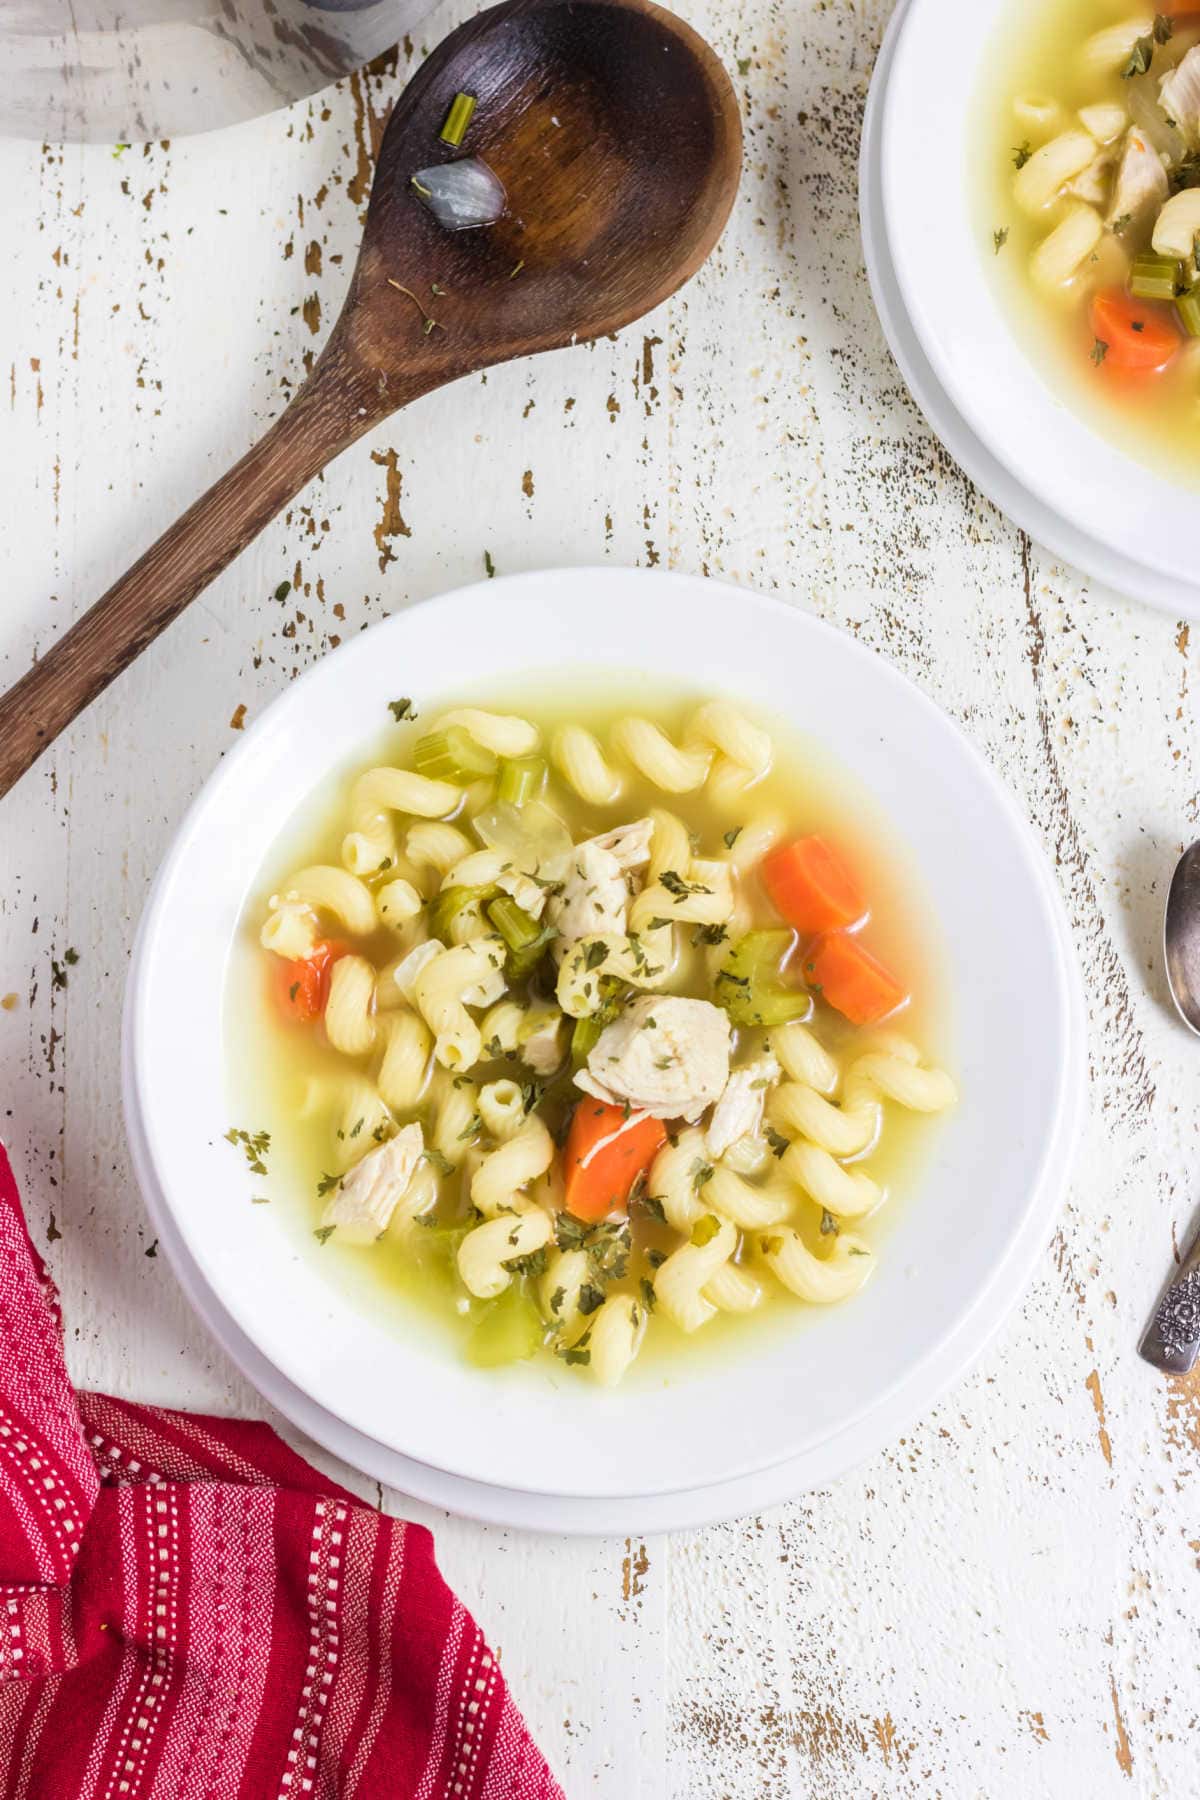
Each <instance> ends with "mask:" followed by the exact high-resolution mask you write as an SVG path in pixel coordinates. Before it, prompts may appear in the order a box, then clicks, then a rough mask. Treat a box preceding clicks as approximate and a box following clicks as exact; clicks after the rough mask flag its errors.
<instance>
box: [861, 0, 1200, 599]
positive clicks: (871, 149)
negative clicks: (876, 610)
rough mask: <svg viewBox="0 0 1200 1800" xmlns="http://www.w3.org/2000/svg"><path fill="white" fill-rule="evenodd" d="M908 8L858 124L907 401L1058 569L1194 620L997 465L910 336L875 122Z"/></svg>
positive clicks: (890, 38) (867, 230)
mask: <svg viewBox="0 0 1200 1800" xmlns="http://www.w3.org/2000/svg"><path fill="white" fill-rule="evenodd" d="M908 5H909V0H900V5H899V6H898V7H897V8H896V11H895V12H894V13H893V14H892V17H891V19H890V20H889V21H888V27H887V31H886V32H885V33H884V38H883V43H882V45H881V46H880V50H879V56H878V58H877V60H876V63H875V70H874V73H873V75H872V77H871V88H870V92H869V94H868V96H867V106H866V112H865V114H864V117H863V133H862V147H861V153H860V157H859V185H858V204H859V222H860V226H861V230H862V241H863V261H864V263H865V265H866V271H867V280H868V283H869V284H870V288H871V297H872V299H873V300H874V302H875V310H876V312H877V314H878V316H879V323H880V325H881V326H882V328H883V334H884V337H885V338H886V339H887V343H888V348H889V349H890V350H891V353H892V355H893V357H894V358H895V360H896V364H897V366H898V367H899V370H900V373H901V375H902V376H903V377H904V382H905V385H906V387H907V388H908V390H909V392H910V394H911V395H912V397H913V399H914V400H915V402H916V404H917V406H918V407H919V408H920V410H921V412H922V414H923V415H924V417H925V419H926V421H927V423H928V424H929V425H930V427H931V429H932V430H933V431H934V433H935V434H936V436H937V437H938V439H939V440H940V442H941V443H943V444H944V445H945V446H946V448H947V450H949V452H950V454H951V456H953V458H954V460H955V462H957V463H958V464H959V466H960V467H961V468H962V469H964V470H965V471H966V473H967V474H968V475H969V476H970V478H971V480H972V481H973V482H974V483H975V486H976V487H978V488H979V489H980V490H981V492H982V493H984V494H986V495H987V497H988V499H989V500H991V501H992V503H993V505H995V506H998V507H999V508H1000V510H1001V512H1003V513H1005V514H1007V516H1008V517H1009V518H1010V519H1012V520H1013V522H1014V523H1015V524H1016V525H1018V526H1019V527H1020V528H1021V530H1022V531H1027V532H1028V533H1029V535H1030V536H1031V537H1033V538H1035V539H1036V540H1037V541H1038V543H1040V544H1042V545H1044V546H1045V547H1046V549H1048V550H1050V551H1051V552H1052V553H1053V554H1054V555H1055V556H1058V557H1061V558H1062V559H1063V561H1064V562H1068V563H1071V564H1072V565H1073V566H1074V567H1075V568H1077V569H1080V570H1081V571H1082V572H1083V573H1084V574H1085V575H1088V576H1090V577H1091V578H1092V579H1094V580H1095V581H1098V582H1103V584H1104V585H1105V586H1106V587H1108V588H1110V589H1112V590H1113V592H1114V594H1116V595H1119V596H1128V597H1130V598H1132V599H1135V600H1140V601H1142V602H1144V604H1146V605H1147V606H1153V607H1156V608H1159V609H1160V610H1161V611H1163V612H1166V613H1169V614H1170V615H1171V617H1172V618H1189V619H1195V618H1200V586H1198V585H1196V584H1194V583H1192V584H1189V583H1183V582H1176V581H1175V580H1173V579H1169V578H1168V577H1166V576H1163V575H1160V574H1159V573H1158V572H1157V571H1156V570H1154V569H1149V568H1147V567H1146V566H1145V565H1144V564H1143V563H1140V562H1132V561H1130V560H1129V559H1128V558H1127V557H1123V556H1120V555H1118V554H1117V552H1116V551H1113V550H1109V549H1108V548H1107V546H1105V545H1103V544H1100V543H1097V541H1096V540H1095V539H1094V538H1092V537H1090V536H1089V535H1088V534H1087V533H1086V532H1084V531H1082V530H1080V529H1078V528H1077V527H1076V526H1075V525H1073V524H1071V523H1070V522H1069V521H1068V520H1066V519H1064V518H1061V517H1060V516H1059V514H1057V513H1055V512H1052V511H1051V510H1050V509H1049V508H1048V507H1046V506H1044V505H1043V504H1042V502H1041V501H1040V500H1039V499H1038V498H1037V496H1036V495H1035V494H1033V493H1031V492H1030V491H1029V489H1028V488H1026V487H1024V486H1023V485H1022V483H1021V482H1019V481H1018V480H1016V478H1015V477H1014V476H1013V475H1012V474H1011V473H1010V471H1009V470H1008V469H1006V468H1005V467H1004V465H1003V464H1002V463H999V462H997V460H996V458H995V457H994V456H993V455H992V454H991V452H990V451H989V450H988V449H987V448H986V447H985V446H984V445H983V444H982V443H981V442H980V441H979V439H978V438H977V437H976V436H975V434H974V432H973V431H972V430H971V428H970V426H969V425H968V424H967V422H966V420H965V419H963V418H962V417H961V416H960V415H959V414H958V413H957V412H956V411H955V409H954V406H953V404H952V403H951V400H950V397H949V395H948V394H947V393H946V392H945V390H944V389H943V388H942V387H941V386H940V384H939V382H938V379H937V376H936V375H935V373H934V371H933V367H932V365H931V364H930V362H929V359H928V358H927V357H926V355H925V352H924V351H923V350H922V348H921V344H920V341H919V340H918V338H917V335H916V332H915V331H914V330H913V327H912V324H911V321H910V320H909V318H908V315H907V313H906V312H905V310H904V302H903V298H902V296H901V294H900V290H899V286H898V283H897V280H896V272H895V269H894V267H893V265H892V258H891V251H890V249H889V247H888V241H887V233H886V231H885V230H884V227H883V217H884V209H883V169H882V149H881V144H880V138H881V117H882V113H883V105H884V96H885V94H886V91H887V84H888V81H889V79H890V76H891V66H892V52H893V50H894V48H895V44H896V39H897V38H898V37H899V35H900V28H901V25H902V24H903V21H904V18H905V15H906V13H907V11H908Z"/></svg>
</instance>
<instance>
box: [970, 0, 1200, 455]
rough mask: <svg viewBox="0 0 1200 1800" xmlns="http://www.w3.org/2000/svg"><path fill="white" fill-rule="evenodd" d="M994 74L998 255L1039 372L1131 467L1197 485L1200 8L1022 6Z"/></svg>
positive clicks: (1054, 0) (993, 197) (988, 163)
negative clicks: (1057, 384) (1164, 470)
mask: <svg viewBox="0 0 1200 1800" xmlns="http://www.w3.org/2000/svg"><path fill="white" fill-rule="evenodd" d="M996 51H997V54H996V55H995V56H993V57H991V58H989V59H988V68H989V73H988V78H987V79H988V94H987V96H986V100H985V104H984V105H983V106H982V107H981V109H980V111H981V116H982V117H983V118H985V119H986V120H987V122H988V142H987V145H986V150H985V155H984V157H983V159H982V161H983V166H984V168H985V170H986V195H985V207H986V210H985V211H984V212H983V218H982V221H981V239H982V240H983V244H984V254H985V256H986V257H987V260H988V263H989V265H990V266H991V267H992V269H993V270H994V272H995V274H996V277H997V280H998V281H999V282H1000V284H1001V286H1002V287H1003V289H1004V290H1005V297H1006V299H1007V300H1008V301H1009V303H1010V305H1011V306H1012V308H1013V309H1014V311H1015V312H1016V313H1017V315H1018V317H1019V318H1020V319H1021V322H1022V324H1023V326H1024V328H1025V335H1026V338H1027V341H1028V343H1029V345H1030V348H1031V349H1032V350H1033V352H1034V354H1035V355H1036V356H1037V357H1038V358H1039V360H1041V361H1043V362H1044V363H1045V364H1046V366H1047V368H1048V370H1049V371H1051V372H1052V373H1053V374H1054V375H1055V376H1056V377H1057V378H1058V379H1059V380H1060V381H1061V380H1063V379H1065V380H1066V381H1067V382H1068V383H1069V385H1070V387H1071V390H1072V392H1073V393H1074V395H1075V396H1076V398H1077V399H1079V400H1080V401H1081V402H1082V403H1083V406H1084V408H1085V410H1086V411H1087V412H1088V413H1089V414H1090V415H1091V416H1092V417H1093V418H1094V419H1095V420H1096V422H1097V423H1099V424H1100V425H1101V426H1102V427H1104V428H1105V429H1106V430H1107V431H1108V432H1109V433H1110V434H1111V435H1115V436H1116V437H1117V438H1118V440H1119V441H1120V442H1121V443H1122V445H1123V446H1124V447H1125V448H1127V449H1129V450H1130V451H1131V452H1132V453H1133V454H1134V455H1136V456H1139V457H1141V458H1144V459H1146V460H1150V461H1155V462H1160V463H1165V464H1166V465H1167V466H1168V467H1170V468H1171V469H1172V470H1173V472H1175V473H1180V472H1188V473H1190V474H1191V475H1192V476H1193V477H1195V476H1196V475H1197V474H1198V473H1200V271H1198V268H1197V236H1198V234H1200V7H1195V8H1193V7H1185V6H1183V5H1182V4H1174V5H1171V4H1166V3H1164V4H1162V5H1161V6H1160V7H1159V8H1158V9H1156V8H1155V7H1153V6H1145V7H1139V6H1137V5H1130V4H1128V0H1046V3H1045V4H1044V5H1041V6H1038V7H1028V6H1020V5H1017V4H1015V0H1014V4H1013V5H1012V6H1011V8H1010V12H1009V17H1008V18H1007V20H1006V22H1005V26H1004V33H1003V37H1002V39H1001V40H1000V41H999V42H998V43H997V45H996Z"/></svg>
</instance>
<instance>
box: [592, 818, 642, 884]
mask: <svg viewBox="0 0 1200 1800" xmlns="http://www.w3.org/2000/svg"><path fill="white" fill-rule="evenodd" d="M653 839H654V820H653V819H634V820H633V822H632V824H629V825H617V826H615V827H614V829H613V830H612V831H606V832H605V833H604V835H603V836H602V837H595V838H590V839H589V840H588V841H589V842H590V843H593V844H595V846H596V848H597V849H598V850H607V851H609V852H610V854H611V855H613V856H615V857H616V859H617V866H618V867H619V868H621V869H623V870H625V871H626V872H628V871H629V870H630V869H644V868H645V866H646V864H647V863H648V862H649V861H650V845H651V843H652V842H653Z"/></svg>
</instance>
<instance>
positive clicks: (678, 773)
mask: <svg viewBox="0 0 1200 1800" xmlns="http://www.w3.org/2000/svg"><path fill="white" fill-rule="evenodd" d="M612 741H613V744H614V746H615V748H616V749H617V750H619V751H620V753H621V755H622V756H623V757H624V758H625V760H626V761H627V762H630V763H632V764H633V766H634V768H635V769H636V770H637V771H638V774H639V775H642V776H644V777H645V779H646V780H647V781H649V782H650V783H651V784H652V785H653V786H654V787H656V788H661V789H662V790H663V792H664V793H667V794H693V793H695V791H696V789H697V788H699V787H703V786H704V783H705V781H706V780H707V778H708V771H709V767H710V765H711V763H712V751H711V750H709V749H706V748H704V747H703V746H699V745H698V746H695V747H694V748H692V749H680V747H679V746H678V745H677V744H673V743H672V742H671V740H670V738H669V737H668V736H667V734H666V732H665V731H664V730H663V728H662V726H661V725H656V724H655V723H654V721H653V720H652V719H639V718H632V717H627V718H623V719H618V720H617V722H616V724H615V725H614V726H613V728H612Z"/></svg>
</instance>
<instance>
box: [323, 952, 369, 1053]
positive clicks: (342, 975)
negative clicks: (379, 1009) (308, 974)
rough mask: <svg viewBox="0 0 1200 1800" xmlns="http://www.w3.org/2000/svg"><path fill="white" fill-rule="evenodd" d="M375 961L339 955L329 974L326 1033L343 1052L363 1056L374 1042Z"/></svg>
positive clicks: (362, 957)
mask: <svg viewBox="0 0 1200 1800" xmlns="http://www.w3.org/2000/svg"><path fill="white" fill-rule="evenodd" d="M374 1007H375V965H374V963H370V962H368V961H367V959H366V957H365V956H339V957H338V960H337V961H336V962H335V963H334V965H333V970H332V973H331V974H330V977H329V998H328V1000H327V1001H326V1002H325V1035H326V1037H327V1038H328V1039H329V1041H330V1043H331V1044H332V1045H333V1047H334V1049H335V1050H340V1051H341V1052H342V1055H343V1056H365V1055H366V1053H367V1051H368V1050H370V1049H372V1048H373V1047H374V1043H375V1016H374Z"/></svg>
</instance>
